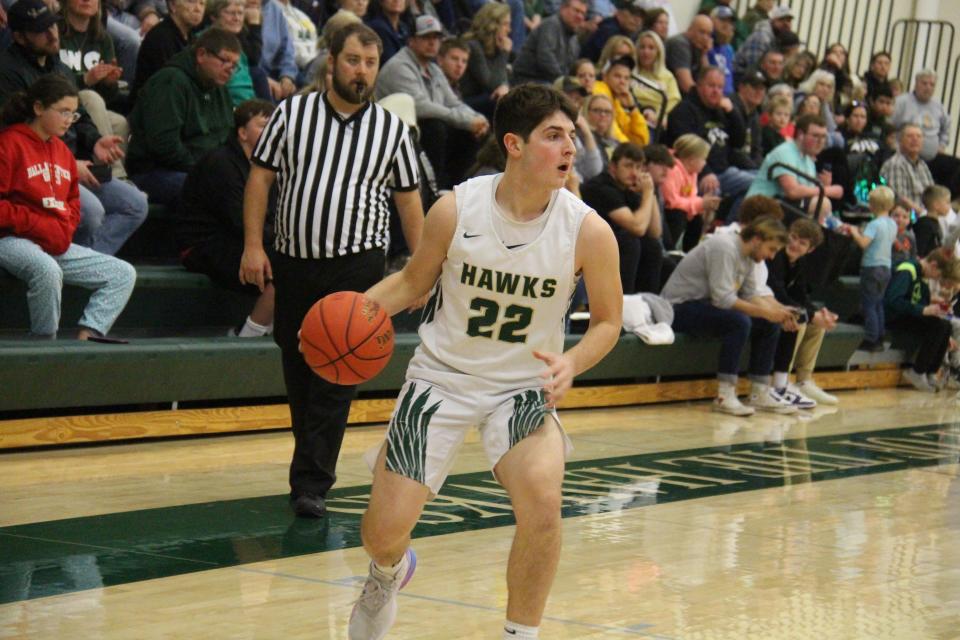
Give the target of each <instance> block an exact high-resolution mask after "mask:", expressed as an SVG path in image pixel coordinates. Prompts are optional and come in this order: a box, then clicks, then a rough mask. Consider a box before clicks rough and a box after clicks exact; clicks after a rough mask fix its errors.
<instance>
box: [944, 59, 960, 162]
mask: <svg viewBox="0 0 960 640" xmlns="http://www.w3.org/2000/svg"><path fill="white" fill-rule="evenodd" d="M948 71H950V70H948ZM948 81H949V84H950V92H949V93H948V94H947V97H946V99H945V100H944V101H943V105H944V106H945V107H946V108H947V113H949V114H950V116H951V119H952V121H953V131H952V132H951V135H952V138H953V155H955V156H956V155H958V152H960V94H958V92H957V83H958V82H960V55H958V56H957V57H956V59H955V60H954V61H953V69H952V71H951V72H950V73H948V74H946V75H945V77H944V79H943V83H944V85H946V84H947V83H948Z"/></svg>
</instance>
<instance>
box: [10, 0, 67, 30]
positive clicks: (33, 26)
mask: <svg viewBox="0 0 960 640" xmlns="http://www.w3.org/2000/svg"><path fill="white" fill-rule="evenodd" d="M7 18H8V20H9V22H10V30H11V31H26V32H28V33H42V32H44V31H46V30H47V29H49V28H50V27H51V26H52V25H54V24H56V23H57V20H58V17H57V15H56V14H55V13H53V12H52V11H50V8H49V7H48V6H47V5H46V4H44V2H43V0H18V2H15V3H14V4H13V6H12V7H10V8H9V9H7Z"/></svg>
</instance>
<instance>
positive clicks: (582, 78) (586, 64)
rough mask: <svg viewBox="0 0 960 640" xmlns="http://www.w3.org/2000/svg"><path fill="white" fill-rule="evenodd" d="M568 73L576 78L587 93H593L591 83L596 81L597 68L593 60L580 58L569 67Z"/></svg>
mask: <svg viewBox="0 0 960 640" xmlns="http://www.w3.org/2000/svg"><path fill="white" fill-rule="evenodd" d="M570 75H571V76H573V77H574V78H576V79H577V82H579V83H580V86H581V87H583V88H584V90H585V91H586V92H587V95H590V94H591V93H593V84H594V83H595V82H596V81H597V68H596V67H595V66H594V64H593V61H591V60H587V59H586V58H580V59H579V60H577V61H576V62H574V63H573V66H572V67H570Z"/></svg>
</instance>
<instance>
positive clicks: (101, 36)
mask: <svg viewBox="0 0 960 640" xmlns="http://www.w3.org/2000/svg"><path fill="white" fill-rule="evenodd" d="M61 12H62V16H63V17H62V19H61V22H60V61H61V62H62V63H63V64H65V65H66V66H67V67H69V68H70V70H71V71H73V73H74V78H75V80H76V84H77V86H78V87H80V88H81V89H88V90H89V91H90V92H92V93H94V94H95V95H89V94H88V96H87V97H86V99H84V96H83V95H81V96H80V99H81V102H83V104H84V107H85V108H86V109H87V112H88V113H91V117H93V113H94V112H96V111H102V112H105V111H106V109H107V106H106V104H105V103H110V102H113V101H115V100H116V99H117V95H118V93H119V90H118V82H119V80H120V75H121V73H122V72H123V69H121V68H120V67H119V66H117V55H116V52H115V51H114V49H113V38H111V37H110V34H109V33H107V29H106V26H105V25H104V24H103V19H102V15H101V13H100V0H64V2H63V5H62V6H61ZM87 102H92V103H95V104H97V106H99V105H102V107H100V108H99V109H98V108H97V107H96V106H94V105H93V104H91V106H94V109H93V110H91V108H90V107H87V106H86V104H87ZM94 123H96V118H95V117H94ZM104 125H105V127H106V130H104V129H103V128H101V125H99V124H98V125H97V129H99V130H100V133H102V134H103V135H114V134H116V135H119V136H121V137H123V138H124V139H126V129H127V127H126V121H125V120H124V119H123V116H121V115H120V114H117V113H114V114H112V116H111V117H110V118H109V120H108V121H107V122H106V123H104ZM114 126H116V127H117V128H118V130H117V131H114Z"/></svg>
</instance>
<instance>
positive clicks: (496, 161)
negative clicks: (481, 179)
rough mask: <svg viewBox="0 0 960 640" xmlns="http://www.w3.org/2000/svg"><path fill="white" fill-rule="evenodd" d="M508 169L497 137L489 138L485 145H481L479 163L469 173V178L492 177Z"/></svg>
mask: <svg viewBox="0 0 960 640" xmlns="http://www.w3.org/2000/svg"><path fill="white" fill-rule="evenodd" d="M506 167H507V159H506V157H505V156H504V155H503V151H502V150H501V149H500V143H499V142H497V138H496V136H487V139H486V140H485V141H484V143H483V144H482V145H480V150H479V151H477V161H476V162H474V163H473V166H472V167H470V170H469V171H467V176H468V177H470V178H476V177H477V176H490V175H493V174H495V173H503V170H504V169H505V168H506Z"/></svg>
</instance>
